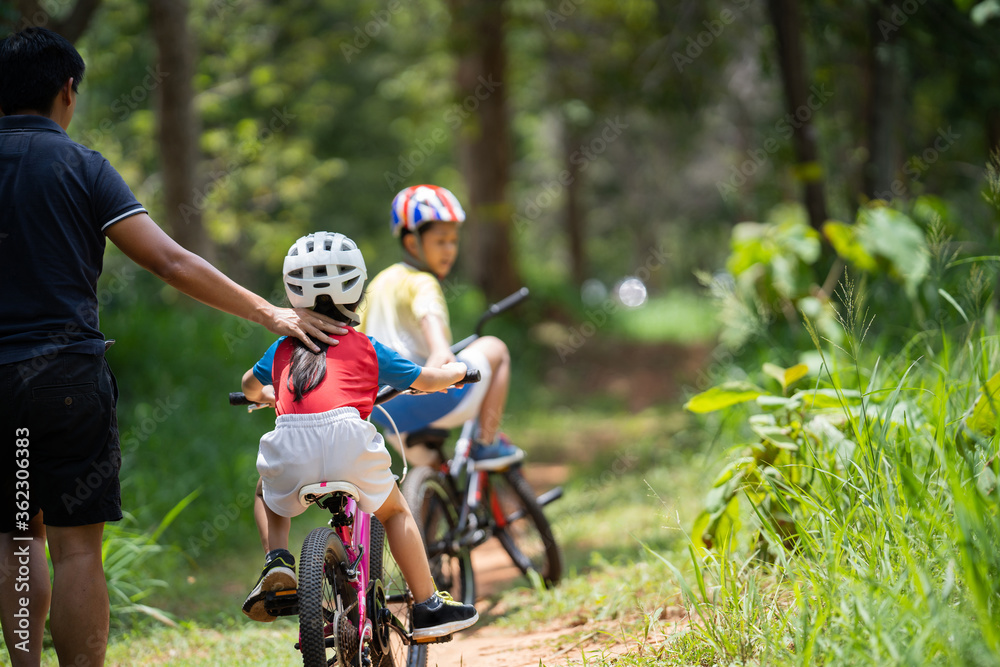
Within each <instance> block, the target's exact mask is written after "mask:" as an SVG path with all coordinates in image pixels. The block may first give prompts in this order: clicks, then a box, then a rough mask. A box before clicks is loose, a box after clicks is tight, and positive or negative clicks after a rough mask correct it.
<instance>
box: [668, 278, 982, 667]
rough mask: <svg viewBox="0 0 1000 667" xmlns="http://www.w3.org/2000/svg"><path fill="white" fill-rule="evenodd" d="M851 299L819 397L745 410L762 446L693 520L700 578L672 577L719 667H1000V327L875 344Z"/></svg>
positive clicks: (739, 452) (829, 352) (780, 399)
mask: <svg viewBox="0 0 1000 667" xmlns="http://www.w3.org/2000/svg"><path fill="white" fill-rule="evenodd" d="M966 267H967V269H968V266H967V265H966ZM974 270H975V269H973V270H972V271H969V272H968V273H972V272H974ZM897 289H899V290H905V287H899V288H897ZM852 290H853V286H849V287H847V288H846V291H845V293H844V294H843V296H844V298H843V311H844V315H843V317H842V325H843V327H844V333H845V344H843V345H841V346H838V347H831V346H829V345H824V344H822V343H821V342H820V340H819V338H818V337H817V336H816V335H815V329H813V328H811V327H810V330H811V331H812V332H813V337H814V341H815V343H816V347H817V349H818V350H819V352H820V353H821V355H822V365H821V366H820V373H819V374H818V375H816V376H813V377H812V378H811V379H810V383H811V384H812V385H813V387H814V389H810V390H805V391H799V392H796V393H793V394H792V395H791V396H788V394H789V389H788V386H787V385H786V386H784V387H783V388H782V392H781V395H780V396H779V395H773V396H768V395H767V394H761V395H760V396H757V397H753V398H751V397H749V396H748V397H747V398H746V400H745V401H744V403H743V405H744V406H753V405H754V404H756V408H757V410H758V412H757V414H754V415H751V416H750V417H749V420H748V421H747V426H746V427H744V428H743V429H741V432H745V431H747V430H749V431H750V432H751V433H753V434H754V435H755V436H756V438H757V439H756V441H755V442H754V443H753V444H752V445H751V446H749V447H740V448H736V449H734V451H733V458H731V460H730V462H729V463H728V465H727V466H726V468H725V470H724V471H723V472H722V474H720V476H719V478H718V480H717V481H716V484H715V486H714V488H713V491H712V492H711V493H710V494H709V496H708V498H707V501H706V504H707V509H706V510H705V511H703V512H702V514H701V515H699V517H698V519H696V521H695V527H694V529H693V535H692V539H693V545H692V552H691V560H692V563H693V566H694V572H693V574H691V575H687V574H684V573H681V572H680V571H679V570H678V571H677V572H676V574H677V576H678V578H679V580H680V581H681V583H682V586H683V587H684V591H685V596H686V599H687V604H688V606H689V608H690V609H691V610H692V611H694V612H697V613H698V615H699V618H700V619H701V624H700V625H699V626H698V627H697V628H696V629H695V630H694V632H695V634H696V636H697V637H698V638H699V639H701V640H702V641H703V642H704V643H707V644H709V645H711V646H712V647H713V649H714V652H715V654H716V656H718V660H719V661H721V662H728V661H738V662H740V664H747V661H748V660H749V661H750V662H753V663H760V664H765V663H766V664H813V663H814V662H815V661H816V660H820V661H828V660H835V661H836V663H837V664H858V665H861V664H879V663H884V662H889V663H892V664H947V665H951V664H974V665H993V664H997V661H998V660H1000V632H998V631H997V628H998V627H1000V577H998V576H997V574H998V573H1000V556H998V554H1000V491H998V472H1000V463H998V461H1000V456H998V455H1000V437H998V434H997V429H996V426H997V417H996V409H995V400H996V398H995V397H996V393H997V391H998V387H1000V374H997V371H996V369H997V368H998V367H1000V341H998V339H997V336H996V334H995V331H996V325H995V321H996V320H995V318H996V315H995V312H994V311H992V310H987V312H986V313H985V316H984V317H982V318H980V319H975V320H973V319H971V318H970V321H969V322H968V323H967V324H966V323H965V322H964V321H963V323H962V325H961V326H956V327H951V328H947V329H946V328H944V327H939V328H937V329H935V330H930V331H927V332H925V333H924V334H920V335H917V336H916V337H914V338H913V339H912V340H910V341H909V342H908V343H905V344H904V343H903V342H902V341H899V340H898V339H897V340H896V341H895V343H894V344H892V343H885V342H882V343H879V344H877V345H873V344H872V342H871V341H870V340H869V339H866V337H865V336H866V334H867V333H868V332H869V329H870V325H871V319H870V316H869V315H868V314H867V313H868V310H867V309H866V307H865V306H864V304H863V300H862V299H861V298H860V297H859V296H858V295H857V294H855V293H854V292H853V291H852ZM781 370H782V369H780V368H769V369H768V370H767V371H765V375H768V376H771V377H780V378H785V377H794V374H792V376H788V375H787V374H784V373H781ZM706 393H708V392H706ZM695 399H699V397H698V396H696V397H695ZM693 400H694V399H693ZM720 406H721V403H720ZM729 409H732V408H729ZM732 435H733V436H735V435H736V434H735V432H733V433H732ZM737 505H740V506H741V507H739V508H736V506H737ZM747 517H749V518H750V520H749V521H744V520H743V519H745V518H747ZM746 538H749V540H748V541H744V540H745V539H746ZM762 544H765V545H766V546H767V549H766V551H765V550H761V549H760V546H761V545H762ZM696 547H697V548H696ZM704 547H714V548H713V549H710V550H709V549H704ZM761 555H766V556H767V558H766V559H764V560H761V558H760V556H761ZM692 580H693V581H694V582H696V585H691V584H689V583H687V582H688V581H692ZM748 612H750V613H748Z"/></svg>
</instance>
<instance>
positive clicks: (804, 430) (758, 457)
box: [684, 363, 860, 549]
mask: <svg viewBox="0 0 1000 667" xmlns="http://www.w3.org/2000/svg"><path fill="white" fill-rule="evenodd" d="M762 370H763V372H764V373H765V374H766V375H768V376H769V377H771V378H773V379H774V380H776V381H777V382H778V384H779V385H780V387H781V393H780V394H774V393H771V392H768V391H766V390H764V389H762V388H760V387H757V386H756V385H753V384H751V383H749V382H730V383H725V384H723V385H720V386H718V387H714V388H712V389H709V390H708V391H706V392H702V393H700V394H698V395H696V396H694V397H692V398H691V400H689V401H688V402H687V404H686V405H685V406H684V407H685V408H687V409H688V410H690V411H692V412H695V413H709V412H715V411H717V410H723V409H726V408H729V407H732V406H735V405H739V404H742V403H750V402H754V403H756V404H757V406H758V407H759V408H760V409H761V410H762V412H761V413H759V414H754V415H751V416H750V417H749V419H748V421H749V426H750V430H751V431H752V432H753V433H755V434H756V435H757V436H758V437H759V440H757V441H756V442H754V443H752V444H750V445H748V446H740V447H738V448H736V451H735V452H734V456H733V457H732V459H731V461H730V463H729V464H728V465H727V466H726V467H725V468H724V469H723V470H722V472H721V473H720V474H719V476H718V477H717V478H716V479H715V482H714V483H713V485H712V487H713V488H712V490H711V491H710V492H709V494H708V498H707V500H706V508H705V510H704V511H702V512H701V514H699V515H698V517H697V519H696V520H695V523H694V528H693V531H692V532H693V539H694V541H695V543H696V544H698V545H699V546H701V547H704V548H707V549H712V548H713V547H716V546H718V545H721V544H725V543H726V542H728V541H729V540H730V539H732V536H733V533H735V532H736V531H738V530H739V529H740V527H741V525H742V520H741V514H742V513H741V499H746V501H747V502H748V503H749V504H750V508H749V509H750V510H752V512H753V513H754V514H755V515H756V516H757V517H759V519H760V520H761V521H764V522H768V523H770V524H771V528H772V531H773V533H772V534H775V535H777V536H779V537H780V541H781V542H782V544H784V546H785V547H786V548H792V547H793V546H794V543H795V535H796V527H795V521H796V519H795V515H796V513H798V512H800V511H801V510H800V505H801V503H800V501H799V497H800V494H799V490H800V489H803V488H806V489H807V492H808V494H809V495H810V496H819V495H822V494H823V491H822V490H821V489H822V488H823V487H824V486H825V485H827V484H828V483H829V482H828V481H827V480H828V476H827V475H824V474H819V475H817V474H816V472H817V470H821V471H823V472H824V473H832V474H834V475H839V474H840V473H842V471H843V470H844V469H845V468H846V467H847V464H848V462H849V461H850V460H851V458H852V457H853V455H854V450H855V443H854V442H853V441H852V440H851V439H850V438H849V437H848V434H847V433H846V432H845V426H846V420H845V419H844V418H843V413H842V411H841V408H843V407H851V406H857V405H858V404H859V402H860V394H859V392H857V391H856V390H845V389H840V390H833V389H817V388H813V389H806V390H800V391H796V392H794V393H792V394H791V395H788V394H789V392H790V389H791V387H792V386H793V385H795V384H796V383H798V382H799V381H800V380H802V379H804V378H805V377H806V376H807V374H808V372H809V369H808V366H806V365H805V364H797V365H796V366H793V367H791V368H781V367H779V366H776V365H774V364H770V363H768V364H764V367H763V369H762ZM764 535H765V534H764V533H761V532H759V531H757V532H756V534H755V539H760V538H763V537H764ZM760 546H762V547H765V546H766V545H765V543H764V542H763V541H761V542H760Z"/></svg>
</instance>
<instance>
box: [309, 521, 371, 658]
mask: <svg viewBox="0 0 1000 667" xmlns="http://www.w3.org/2000/svg"><path fill="white" fill-rule="evenodd" d="M346 562H347V553H346V551H345V550H344V545H343V543H342V542H341V541H340V538H339V537H337V534H336V533H335V532H334V531H333V530H331V529H330V528H316V529H315V530H313V531H312V532H310V533H309V535H308V536H307V537H306V540H305V542H304V543H303V544H302V556H301V558H300V559H299V586H298V597H299V646H300V649H301V651H302V664H303V666H304V667H327V666H328V665H330V664H338V662H337V653H338V652H339V653H340V655H341V658H342V664H351V663H352V662H356V661H357V655H358V649H359V646H358V637H359V635H358V605H357V596H356V594H355V592H354V589H352V588H351V587H350V585H349V584H348V582H347V578H346V577H345V576H344V571H343V569H342V568H343V564H344V563H346ZM328 640H333V641H328Z"/></svg>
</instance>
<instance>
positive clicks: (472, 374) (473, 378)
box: [458, 368, 483, 384]
mask: <svg viewBox="0 0 1000 667" xmlns="http://www.w3.org/2000/svg"><path fill="white" fill-rule="evenodd" d="M482 379H483V374H482V373H480V372H479V369H478V368H473V369H471V370H469V372H468V373H466V374H465V377H464V378H462V380H461V382H460V383H458V384H470V383H472V382H479V381H480V380H482Z"/></svg>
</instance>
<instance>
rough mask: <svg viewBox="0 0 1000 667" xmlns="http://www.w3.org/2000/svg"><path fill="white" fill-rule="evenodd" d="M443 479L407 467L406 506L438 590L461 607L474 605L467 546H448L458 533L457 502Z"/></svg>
mask: <svg viewBox="0 0 1000 667" xmlns="http://www.w3.org/2000/svg"><path fill="white" fill-rule="evenodd" d="M448 482H449V480H448V478H447V476H446V475H445V474H444V473H442V472H440V471H438V470H436V469H434V468H431V467H428V466H420V467H417V468H411V469H410V472H409V474H408V475H407V477H406V479H405V480H404V481H403V489H402V490H403V498H404V499H405V500H406V504H407V505H409V507H410V511H411V512H412V513H413V518H414V520H415V521H416V523H417V528H419V529H420V537H421V539H422V540H423V542H424V548H426V549H427V561H428V563H429V564H430V567H431V575H432V576H433V577H434V583H435V584H436V585H437V587H438V590H441V591H447V592H448V593H450V594H451V596H452V597H453V598H454V599H456V600H458V601H460V602H463V603H465V604H475V602H476V579H475V572H473V570H472V554H471V552H470V549H469V548H468V547H461V548H459V549H458V550H457V552H456V551H455V550H454V549H453V547H452V546H451V545H452V543H453V542H454V541H455V539H454V538H455V537H456V535H455V532H456V531H457V530H458V507H459V506H460V505H459V503H458V502H457V501H456V500H455V498H454V495H453V494H452V493H451V492H450V491H449V489H450V486H449V484H448Z"/></svg>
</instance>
